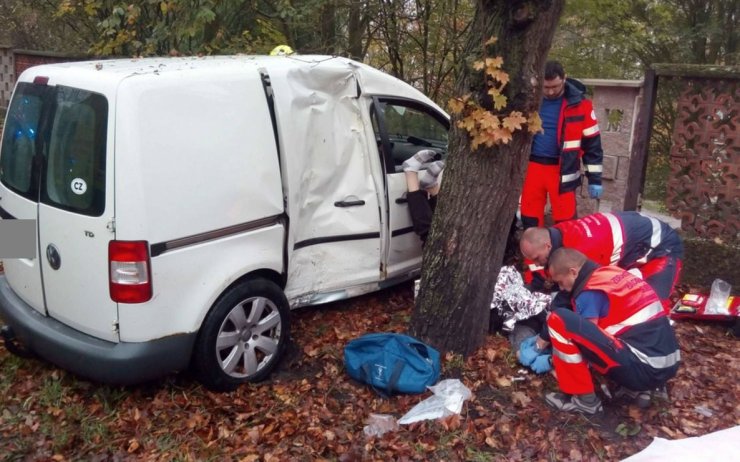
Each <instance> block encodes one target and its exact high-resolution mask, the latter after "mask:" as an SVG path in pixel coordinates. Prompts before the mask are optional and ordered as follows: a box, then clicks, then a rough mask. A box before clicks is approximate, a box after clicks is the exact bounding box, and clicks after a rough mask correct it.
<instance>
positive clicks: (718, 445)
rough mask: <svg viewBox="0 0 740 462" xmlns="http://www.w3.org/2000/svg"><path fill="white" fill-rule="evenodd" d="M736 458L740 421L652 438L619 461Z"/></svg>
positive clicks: (695, 461)
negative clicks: (691, 433) (694, 433)
mask: <svg viewBox="0 0 740 462" xmlns="http://www.w3.org/2000/svg"><path fill="white" fill-rule="evenodd" d="M739 458H740V425H738V426H736V427H732V428H727V429H725V430H720V431H716V432H714V433H709V434H707V435H702V436H696V437H693V438H684V439H681V440H666V439H664V438H655V439H653V442H652V443H650V445H649V446H648V447H646V448H645V449H643V450H642V451H640V452H638V453H637V454H635V455H632V456H630V457H628V458H626V459H624V460H623V461H622V462H662V461H665V462H683V461H686V462H730V461H733V460H738V459H739Z"/></svg>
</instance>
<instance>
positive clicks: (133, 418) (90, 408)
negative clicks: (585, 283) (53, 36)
mask: <svg viewBox="0 0 740 462" xmlns="http://www.w3.org/2000/svg"><path fill="white" fill-rule="evenodd" d="M411 290H412V289H411V285H410V284H405V285H402V286H400V287H398V288H396V289H391V290H387V291H385V292H381V293H379V294H375V295H370V296H365V297H361V298H358V299H355V300H350V301H346V302H341V303H335V304H332V305H329V306H325V307H322V308H311V309H305V310H299V311H297V312H294V317H293V322H294V324H293V326H294V329H293V332H294V334H293V343H292V345H291V347H290V349H289V351H288V353H287V355H286V357H285V360H284V361H283V364H282V367H281V368H280V370H279V372H278V373H276V374H274V375H273V376H272V377H271V378H270V379H268V380H267V381H265V382H263V383H260V384H254V385H248V386H244V387H242V388H241V389H239V390H238V391H236V392H233V393H229V394H215V393H211V392H208V391H206V390H204V389H203V388H202V387H200V386H199V385H197V384H196V383H195V382H194V380H193V379H192V378H190V377H188V375H187V374H181V375H177V376H171V377H168V378H166V379H163V380H161V381H157V382H154V383H150V384H146V385H143V386H139V387H134V388H117V387H109V386H102V385H97V384H92V383H89V382H86V381H83V380H79V379H77V378H75V377H74V376H72V375H70V374H68V373H67V372H64V371H62V370H59V369H57V368H55V367H52V366H50V365H48V364H46V363H44V362H41V361H38V360H33V359H31V360H23V359H19V358H16V357H14V356H12V355H11V354H10V353H8V352H7V351H6V350H5V349H4V347H1V346H0V374H1V375H0V448H1V449H0V459H1V460H59V461H61V460H244V461H257V460H264V461H283V460H341V461H351V460H379V461H386V460H448V461H456V460H466V461H487V460H507V461H509V460H617V459H620V458H624V457H626V456H628V455H631V454H634V453H635V452H637V451H639V450H640V449H642V448H644V447H645V446H647V445H648V444H649V443H650V441H651V440H652V437H653V436H661V437H664V438H683V437H687V436H695V435H701V434H705V433H709V432H712V431H715V430H720V429H724V428H728V427H730V426H734V425H737V424H740V408H739V407H738V403H739V402H740V400H739V399H738V398H739V397H738V385H737V384H738V382H739V379H740V361H738V359H737V357H736V356H737V355H736V348H737V345H738V344H737V340H736V339H734V338H732V337H730V336H729V335H728V334H727V331H726V327H725V326H720V325H712V324H697V323H689V322H682V323H678V324H677V325H676V329H677V332H678V335H679V338H680V342H681V346H682V349H683V358H684V362H683V366H682V368H681V370H680V373H679V375H678V377H677V378H675V379H674V380H672V381H671V382H670V383H669V392H670V396H671V400H670V402H659V403H656V404H654V405H653V406H652V407H651V408H649V409H648V410H644V411H643V410H640V409H638V408H637V407H635V406H633V405H630V404H629V403H626V402H608V403H606V406H605V408H606V412H605V414H604V416H602V417H598V418H585V417H582V416H577V415H576V416H574V415H561V414H558V413H555V412H554V411H551V410H550V409H549V408H547V407H546V405H545V404H544V402H543V400H542V396H543V394H544V393H545V391H548V390H553V389H555V388H556V384H555V381H554V379H553V378H552V377H550V376H545V377H542V376H534V375H532V374H526V375H524V374H519V373H518V370H519V369H520V368H519V367H518V366H517V365H516V364H515V361H514V359H513V357H512V355H511V353H510V350H509V347H508V343H507V341H506V339H505V338H503V337H501V336H497V335H492V336H489V338H488V340H487V342H486V344H485V346H484V347H482V348H481V349H480V350H479V352H478V353H477V354H476V355H475V356H473V357H471V358H469V359H467V360H466V361H463V360H462V359H461V358H460V357H455V356H448V357H447V358H445V361H444V364H443V373H442V378H460V379H461V380H462V381H463V383H465V384H466V385H467V386H468V387H469V388H471V389H472V391H473V393H474V396H473V398H472V399H471V400H469V401H468V402H467V403H466V405H465V407H464V408H463V412H462V414H461V415H460V416H459V418H458V417H452V418H448V419H447V420H445V421H434V422H427V423H418V424H413V425H411V426H409V427H402V428H401V429H400V430H398V431H395V432H392V433H388V434H386V435H383V436H382V437H379V438H377V437H376V438H367V437H366V436H365V435H364V434H363V431H362V430H363V426H364V424H365V421H366V419H367V418H368V415H369V414H370V413H381V414H391V415H394V416H395V417H400V416H401V415H403V414H404V413H405V412H406V411H408V410H409V409H410V408H411V407H412V406H413V405H414V404H416V403H417V402H419V401H420V400H421V399H423V398H425V397H427V396H428V394H427V395H421V396H399V397H394V398H391V399H389V400H384V399H381V398H379V397H378V396H376V395H375V394H374V393H373V392H372V391H370V390H369V389H367V388H365V387H363V386H362V385H359V384H357V383H355V382H353V381H352V380H351V379H349V378H348V377H347V376H346V374H345V373H344V371H343V365H342V349H343V346H344V344H345V343H346V342H347V341H348V340H350V339H352V338H355V337H357V336H359V335H361V334H363V333H366V332H372V331H403V330H404V329H405V326H406V325H407V321H408V318H409V314H410V310H411V306H412V294H411ZM519 376H523V377H524V380H518V379H517V380H515V378H517V377H519Z"/></svg>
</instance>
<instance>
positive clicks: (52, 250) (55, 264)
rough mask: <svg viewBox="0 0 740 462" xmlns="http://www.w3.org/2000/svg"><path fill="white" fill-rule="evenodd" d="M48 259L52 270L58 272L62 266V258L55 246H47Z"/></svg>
mask: <svg viewBox="0 0 740 462" xmlns="http://www.w3.org/2000/svg"><path fill="white" fill-rule="evenodd" d="M46 259H47V260H49V266H51V268H52V269H55V270H58V269H59V267H60V266H61V265H62V257H60V256H59V251H58V250H57V248H56V247H54V244H49V245H48V246H46Z"/></svg>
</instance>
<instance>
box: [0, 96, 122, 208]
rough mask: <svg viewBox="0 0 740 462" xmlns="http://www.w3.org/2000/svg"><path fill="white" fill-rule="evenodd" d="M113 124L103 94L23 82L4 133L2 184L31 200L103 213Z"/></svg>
mask: <svg viewBox="0 0 740 462" xmlns="http://www.w3.org/2000/svg"><path fill="white" fill-rule="evenodd" d="M107 125H108V102H107V100H106V99H105V97H104V96H102V95H100V94H98V93H93V92H90V91H86V90H80V89H75V88H70V87H65V86H53V87H47V86H45V85H34V84H29V83H21V84H19V85H18V88H17V89H16V92H15V94H14V96H13V100H12V102H11V104H10V107H9V108H8V114H7V118H6V124H5V130H4V133H3V143H2V151H0V181H2V183H3V184H4V185H5V186H7V187H8V188H10V189H11V190H13V191H15V192H17V193H18V194H21V195H23V196H24V197H26V198H28V199H30V200H34V201H41V202H43V203H45V204H48V205H51V206H54V207H58V208H62V209H65V210H70V211H73V212H77V213H82V214H85V215H92V216H99V215H101V214H102V213H103V211H104V210H105V157H106V131H107Z"/></svg>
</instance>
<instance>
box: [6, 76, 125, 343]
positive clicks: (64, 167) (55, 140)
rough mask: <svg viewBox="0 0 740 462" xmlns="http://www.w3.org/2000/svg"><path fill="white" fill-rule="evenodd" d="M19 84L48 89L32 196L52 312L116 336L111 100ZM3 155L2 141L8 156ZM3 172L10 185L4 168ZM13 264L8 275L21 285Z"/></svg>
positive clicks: (92, 330)
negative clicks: (111, 285) (110, 254)
mask: <svg viewBox="0 0 740 462" xmlns="http://www.w3.org/2000/svg"><path fill="white" fill-rule="evenodd" d="M34 87H37V88H34ZM38 87H41V88H38ZM44 87H46V88H44ZM19 88H34V89H33V90H29V91H31V92H38V93H39V94H41V95H42V104H41V107H40V115H39V123H38V133H37V135H36V138H37V140H36V142H35V147H36V152H35V154H36V155H35V162H34V167H33V168H32V175H31V176H32V178H34V180H33V181H32V186H31V190H32V192H31V193H29V194H28V199H29V200H32V199H33V196H34V194H35V196H36V198H37V201H38V212H37V213H38V242H39V258H38V259H37V260H38V262H37V266H38V267H40V275H41V282H42V286H43V296H44V300H45V305H46V312H47V314H48V315H49V316H51V317H53V318H55V319H57V320H59V321H61V322H63V323H65V324H67V325H69V326H70V327H72V328H75V329H77V330H80V331H82V332H85V333H87V334H90V335H93V336H95V337H98V338H101V339H104V340H109V341H118V311H117V304H116V303H115V302H113V301H112V300H111V298H110V294H109V285H108V242H109V241H110V240H111V239H114V233H113V231H114V228H113V227H114V224H113V191H114V190H113V174H112V173H113V172H112V169H110V168H106V165H109V164H110V163H111V162H108V158H109V157H110V158H112V152H109V150H110V149H112V142H109V140H111V139H112V137H113V129H112V124H109V123H108V114H109V108H108V100H107V99H106V97H105V96H104V95H102V94H100V93H96V92H93V91H88V90H82V89H78V88H73V87H70V86H65V85H49V86H46V85H34V84H21V86H19ZM14 102H15V98H14ZM109 145H110V146H111V148H110V149H109ZM5 157H6V152H5V146H3V162H5ZM8 162H10V159H9V160H8ZM2 179H3V184H6V181H5V176H4V173H3V177H2ZM33 188H35V190H34V189H33ZM16 266H17V265H16ZM13 270H14V268H9V271H8V273H9V274H8V277H9V282H10V283H11V287H13V289H14V290H16V291H18V287H17V285H15V284H13V279H14V277H13V276H11V273H12V272H13Z"/></svg>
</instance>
